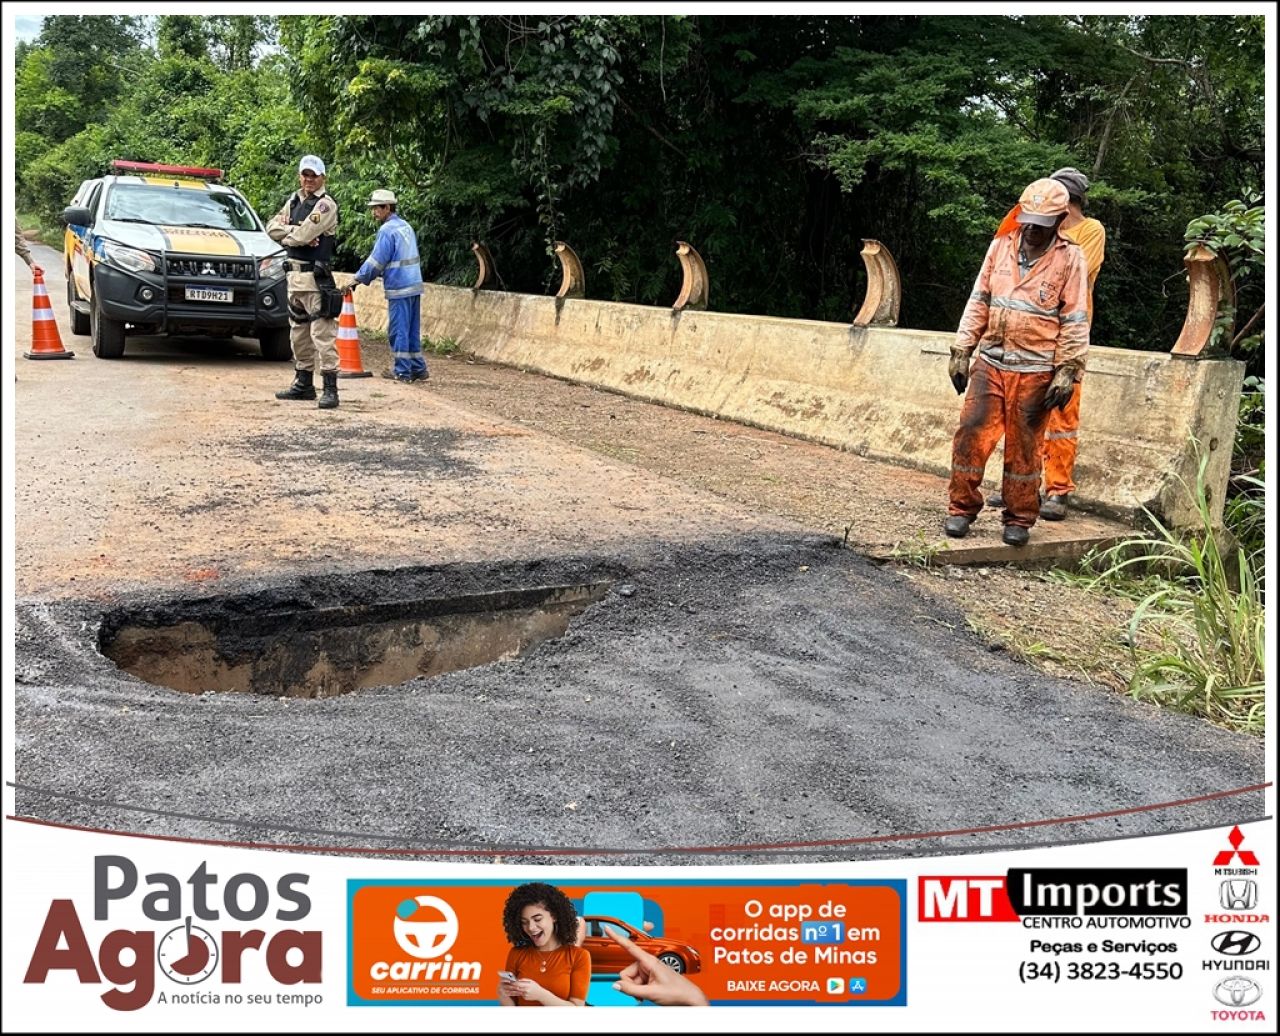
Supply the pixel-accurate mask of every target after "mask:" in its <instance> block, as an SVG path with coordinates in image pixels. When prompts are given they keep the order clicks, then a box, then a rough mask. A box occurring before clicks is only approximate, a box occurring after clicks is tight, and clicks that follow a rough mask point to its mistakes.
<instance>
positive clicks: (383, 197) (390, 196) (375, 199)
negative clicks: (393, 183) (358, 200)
mask: <svg viewBox="0 0 1280 1036" xmlns="http://www.w3.org/2000/svg"><path fill="white" fill-rule="evenodd" d="M395 203H396V196H395V194H394V193H393V192H391V191H386V190H383V189H382V188H379V189H378V190H376V191H374V192H373V193H372V194H371V195H369V202H368V204H369V208H373V206H375V205H394V204H395Z"/></svg>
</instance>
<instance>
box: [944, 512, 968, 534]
mask: <svg viewBox="0 0 1280 1036" xmlns="http://www.w3.org/2000/svg"><path fill="white" fill-rule="evenodd" d="M972 524H973V519H972V518H970V517H969V516H968V515H967V514H953V515H951V516H950V517H948V518H947V520H946V521H945V522H943V523H942V531H943V532H945V533H946V534H947V535H948V536H950V537H951V538H952V539H957V540H958V539H962V538H964V537H965V536H968V535H969V526H970V525H972Z"/></svg>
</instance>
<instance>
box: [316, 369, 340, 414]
mask: <svg viewBox="0 0 1280 1036" xmlns="http://www.w3.org/2000/svg"><path fill="white" fill-rule="evenodd" d="M320 377H321V378H322V379H323V381H324V391H323V392H322V393H320V402H319V403H317V404H316V406H317V407H319V408H320V409H321V410H332V409H333V408H334V407H336V406H337V405H338V372H337V371H321V372H320ZM313 395H314V393H313Z"/></svg>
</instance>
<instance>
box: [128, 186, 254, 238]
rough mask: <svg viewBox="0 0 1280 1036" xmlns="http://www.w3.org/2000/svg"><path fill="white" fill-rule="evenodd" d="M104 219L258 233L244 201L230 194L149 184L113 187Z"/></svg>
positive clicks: (250, 211)
mask: <svg viewBox="0 0 1280 1036" xmlns="http://www.w3.org/2000/svg"><path fill="white" fill-rule="evenodd" d="M106 217H107V219H118V220H124V221H126V222H133V223H156V224H162V225H165V226H178V227H211V228H214V229H216V230H260V229H262V228H261V225H260V224H259V223H258V217H257V216H256V215H255V214H254V212H253V210H252V209H251V208H249V206H248V204H247V203H246V202H245V201H244V199H243V198H241V197H239V196H238V195H235V194H232V193H230V192H222V191H219V192H216V193H215V192H213V191H204V190H195V189H192V188H184V187H159V186H151V185H149V184H116V185H115V186H114V187H112V189H111V193H110V194H109V195H108V196H107V211H106Z"/></svg>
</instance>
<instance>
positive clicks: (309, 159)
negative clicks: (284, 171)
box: [298, 155, 324, 176]
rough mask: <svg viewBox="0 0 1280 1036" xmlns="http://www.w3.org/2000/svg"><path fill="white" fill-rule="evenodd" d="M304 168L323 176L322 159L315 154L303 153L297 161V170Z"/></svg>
mask: <svg viewBox="0 0 1280 1036" xmlns="http://www.w3.org/2000/svg"><path fill="white" fill-rule="evenodd" d="M304 169H310V170H311V171H312V172H313V173H319V174H320V175H321V176H324V159H323V158H317V157H316V156H315V155H303V156H302V160H301V161H300V162H299V163H298V172H302V170H304Z"/></svg>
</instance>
